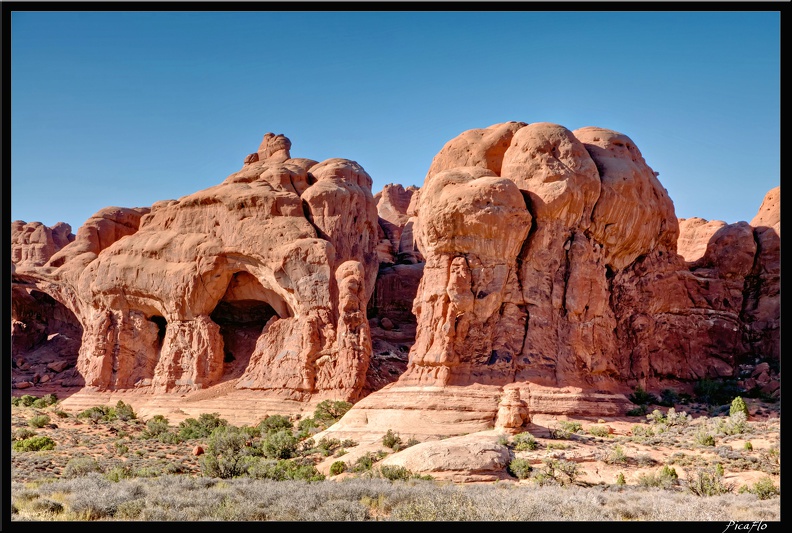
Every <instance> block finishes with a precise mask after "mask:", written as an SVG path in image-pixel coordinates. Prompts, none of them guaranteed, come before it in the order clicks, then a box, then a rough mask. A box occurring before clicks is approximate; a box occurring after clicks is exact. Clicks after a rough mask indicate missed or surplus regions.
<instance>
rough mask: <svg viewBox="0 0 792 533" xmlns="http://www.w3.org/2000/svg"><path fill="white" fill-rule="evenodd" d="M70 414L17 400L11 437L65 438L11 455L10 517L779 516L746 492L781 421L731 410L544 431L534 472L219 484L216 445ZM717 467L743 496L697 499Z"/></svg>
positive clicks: (773, 453) (137, 424)
mask: <svg viewBox="0 0 792 533" xmlns="http://www.w3.org/2000/svg"><path fill="white" fill-rule="evenodd" d="M58 413H59V410H58V406H57V404H56V405H53V406H50V407H47V408H33V407H21V406H15V407H13V408H12V413H11V415H12V416H11V422H12V436H13V435H20V436H30V435H31V432H32V433H35V435H38V436H47V437H50V438H52V439H53V440H54V441H55V442H56V443H57V445H56V447H55V449H53V450H43V451H32V452H15V451H12V454H11V476H12V485H11V496H12V515H11V519H12V521H31V520H38V521H41V520H44V521H73V520H79V521H86V520H90V521H94V520H114V521H127V520H145V521H202V520H218V521H240V520H243V521H336V520H351V521H372V520H386V521H387V520H398V521H435V520H440V521H622V520H641V521H644V520H647V521H712V520H715V521H723V520H735V521H737V520H765V521H773V520H779V519H780V497H779V496H777V495H775V496H771V497H769V498H767V499H760V498H759V497H758V495H757V494H752V493H748V492H743V493H738V492H737V490H738V489H740V488H741V487H750V486H751V484H752V483H753V482H755V481H757V480H760V479H764V480H769V482H770V483H771V484H774V485H775V486H778V485H779V484H780V483H779V472H780V453H779V447H778V442H779V438H780V419H778V418H774V419H769V420H764V419H759V420H750V421H749V422H748V423H747V424H745V426H744V427H743V428H742V432H741V433H739V434H725V433H718V432H717V429H718V428H726V429H727V430H730V431H731V429H732V428H730V427H727V426H726V425H725V422H724V420H723V417H720V418H717V417H699V418H697V419H694V420H693V421H691V422H690V423H689V424H687V425H683V426H679V427H677V426H671V427H667V426H658V424H656V423H652V421H651V420H641V419H634V420H631V421H621V422H619V421H614V420H610V421H608V422H607V423H608V424H609V425H611V426H614V427H616V428H617V430H616V432H615V434H613V435H610V436H606V437H599V436H592V434H591V432H588V431H587V428H584V429H583V430H582V431H576V432H570V435H569V438H567V439H563V438H560V439H559V438H558V437H560V436H561V435H554V436H555V437H556V438H554V439H553V438H549V437H548V438H541V437H537V438H536V439H535V442H536V446H535V447H533V446H530V447H528V446H516V445H515V443H509V444H510V446H511V447H512V450H511V453H512V454H513V456H514V457H519V458H524V459H525V460H527V461H528V462H529V463H531V464H533V466H534V468H533V470H532V472H531V473H530V475H529V476H528V477H527V478H526V479H523V480H519V481H518V480H517V479H516V478H515V479H514V481H512V482H498V483H488V484H470V485H454V484H451V483H441V482H438V481H430V480H420V479H407V480H397V481H390V480H387V479H382V478H377V477H372V476H371V475H366V476H359V475H356V474H355V475H352V477H346V478H344V479H338V480H336V479H330V480H325V481H312V482H307V481H294V480H287V481H277V482H276V481H270V480H259V479H252V478H250V477H241V478H234V479H226V480H221V479H215V478H211V477H206V476H204V474H203V473H202V469H201V461H200V458H199V457H196V456H194V455H193V454H192V451H193V447H194V446H195V445H196V444H201V445H203V446H204V447H205V445H206V442H205V439H192V440H187V441H182V442H178V443H168V442H163V441H160V440H157V439H156V438H144V437H145V430H146V424H145V423H144V422H143V421H141V420H137V419H131V420H126V421H122V420H114V421H110V422H96V423H94V422H91V421H88V420H87V419H79V418H77V417H76V416H74V415H73V414H69V415H67V414H66V413H63V412H60V413H59V414H58ZM64 415H65V416H64ZM42 416H49V417H50V423H48V424H45V425H43V426H42V427H32V426H31V425H30V423H29V421H30V420H31V419H32V418H34V417H42ZM583 424H584V425H585V421H584V422H583ZM600 425H601V424H600ZM559 427H560V426H559ZM636 427H638V428H639V429H638V430H636ZM630 428H632V430H630ZM702 428H705V429H707V430H709V431H712V432H713V435H714V436H715V440H716V445H715V446H714V447H713V446H700V445H697V444H696V443H695V435H696V434H697V432H698V431H699V430H701V429H702ZM169 429H170V430H172V431H173V430H175V429H176V428H175V426H170V428H169ZM561 429H566V427H564V428H561ZM596 432H597V430H595V431H594V433H596ZM558 433H560V432H558ZM601 433H602V434H603V435H604V434H605V433H604V432H601ZM12 438H13V437H12ZM507 441H508V439H507ZM746 441H750V442H752V443H753V444H752V449H747V448H746V447H745V446H744V443H745V442H746ZM517 448H519V449H517ZM326 452H327V450H318V451H317V452H316V453H314V454H312V455H310V454H309V455H307V456H306V457H304V458H302V459H301V460H302V461H306V462H307V463H309V464H310V463H313V464H317V463H319V462H320V461H322V460H324V459H325V458H326V456H327V453H326ZM548 460H550V461H551V462H553V464H556V465H570V466H574V467H575V470H576V471H575V476H573V478H572V479H571V481H570V480H568V479H567V478H565V477H563V476H561V475H560V473H559V471H558V469H557V468H556V469H555V470H552V471H551V469H549V468H548V467H547V461H548ZM716 463H717V464H720V465H721V467H722V469H723V471H724V475H725V477H724V484H725V485H727V486H730V487H732V488H733V491H732V492H729V493H726V494H721V495H713V496H709V497H699V496H696V495H694V494H693V493H692V492H691V490H690V487H689V486H688V484H689V483H688V480H689V479H691V478H690V476H693V475H695V473H696V472H697V471H698V470H700V469H704V468H707V467H712V466H713V465H714V464H716ZM543 465H544V466H543ZM662 465H672V466H673V467H674V468H675V470H676V471H677V472H679V477H680V479H679V483H678V484H665V486H666V488H664V489H661V488H657V486H652V485H653V484H652V483H648V482H647V479H653V478H652V477H651V476H652V475H654V474H657V472H658V470H659V469H660V468H661V466H662ZM370 473H371V472H369V474H370ZM618 473H623V474H624V475H625V478H626V480H627V484H626V485H616V479H617V474H618ZM549 474H557V475H556V476H555V478H554V477H553V476H552V475H549ZM345 475H346V474H345ZM642 476H643V477H642ZM342 477H343V476H342ZM556 478H558V479H556ZM641 480H643V483H641ZM654 485H657V484H654Z"/></svg>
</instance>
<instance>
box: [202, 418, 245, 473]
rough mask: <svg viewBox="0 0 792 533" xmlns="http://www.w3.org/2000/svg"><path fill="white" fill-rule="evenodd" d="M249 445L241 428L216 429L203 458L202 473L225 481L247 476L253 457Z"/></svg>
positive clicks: (221, 427)
mask: <svg viewBox="0 0 792 533" xmlns="http://www.w3.org/2000/svg"><path fill="white" fill-rule="evenodd" d="M247 443H248V436H247V435H246V434H245V432H244V431H242V430H241V429H240V428H238V427H235V426H229V425H221V426H218V427H216V428H215V429H214V431H212V434H211V435H210V436H209V439H208V441H207V444H206V451H205V453H204V455H202V456H201V472H202V473H203V474H204V475H205V476H208V477H219V478H223V479H228V478H234V477H239V476H241V475H244V474H246V473H247V471H248V468H249V467H250V465H251V456H252V455H253V451H252V450H251V447H250V446H248V445H247Z"/></svg>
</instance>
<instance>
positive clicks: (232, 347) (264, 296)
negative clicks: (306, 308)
mask: <svg viewBox="0 0 792 533" xmlns="http://www.w3.org/2000/svg"><path fill="white" fill-rule="evenodd" d="M273 304H274V306H275V307H277V308H278V309H279V310H280V312H278V310H276V308H275V307H273ZM209 316H210V318H211V319H212V320H213V321H214V322H215V323H216V324H217V325H218V326H220V334H221V335H222V337H223V352H224V358H223V361H224V363H225V372H224V377H225V378H234V377H239V376H241V375H242V373H243V372H244V371H245V369H246V368H247V365H248V363H249V362H250V356H251V355H252V354H253V350H254V349H255V348H256V341H257V340H258V338H259V336H260V335H261V333H262V330H263V329H264V326H265V325H266V324H267V323H268V322H269V321H270V320H271V319H272V318H273V317H274V318H275V319H276V320H277V319H279V318H285V317H288V316H290V313H289V311H288V307H287V305H286V302H285V301H284V300H283V299H282V298H280V297H279V296H278V295H277V294H276V293H275V292H274V291H271V290H267V289H265V288H264V287H263V286H262V285H261V283H259V281H258V280H257V279H256V278H255V277H254V276H252V275H251V274H249V273H247V272H237V273H236V274H234V275H233V276H232V278H231V281H230V283H229V284H228V288H227V289H226V292H225V294H224V295H223V297H222V298H221V299H220V301H219V302H218V303H217V306H215V309H214V311H212V313H211V314H210V315H209Z"/></svg>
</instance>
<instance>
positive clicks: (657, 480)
mask: <svg viewBox="0 0 792 533" xmlns="http://www.w3.org/2000/svg"><path fill="white" fill-rule="evenodd" d="M638 484H639V485H641V486H642V487H659V488H663V489H671V488H673V487H675V486H676V485H678V484H679V476H678V475H677V472H676V469H674V468H673V467H670V466H668V465H664V466H663V467H662V468H660V470H659V471H658V472H657V474H654V473H652V474H641V475H640V476H638Z"/></svg>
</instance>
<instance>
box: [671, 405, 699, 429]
mask: <svg viewBox="0 0 792 533" xmlns="http://www.w3.org/2000/svg"><path fill="white" fill-rule="evenodd" d="M692 420H693V417H691V416H690V415H689V414H687V413H686V412H685V411H679V412H677V410H676V409H675V408H673V407H671V408H670V409H669V410H668V412H667V413H666V415H665V420H664V423H665V424H666V425H668V426H679V427H684V426H687V425H689V424H690V422H691V421H692Z"/></svg>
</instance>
